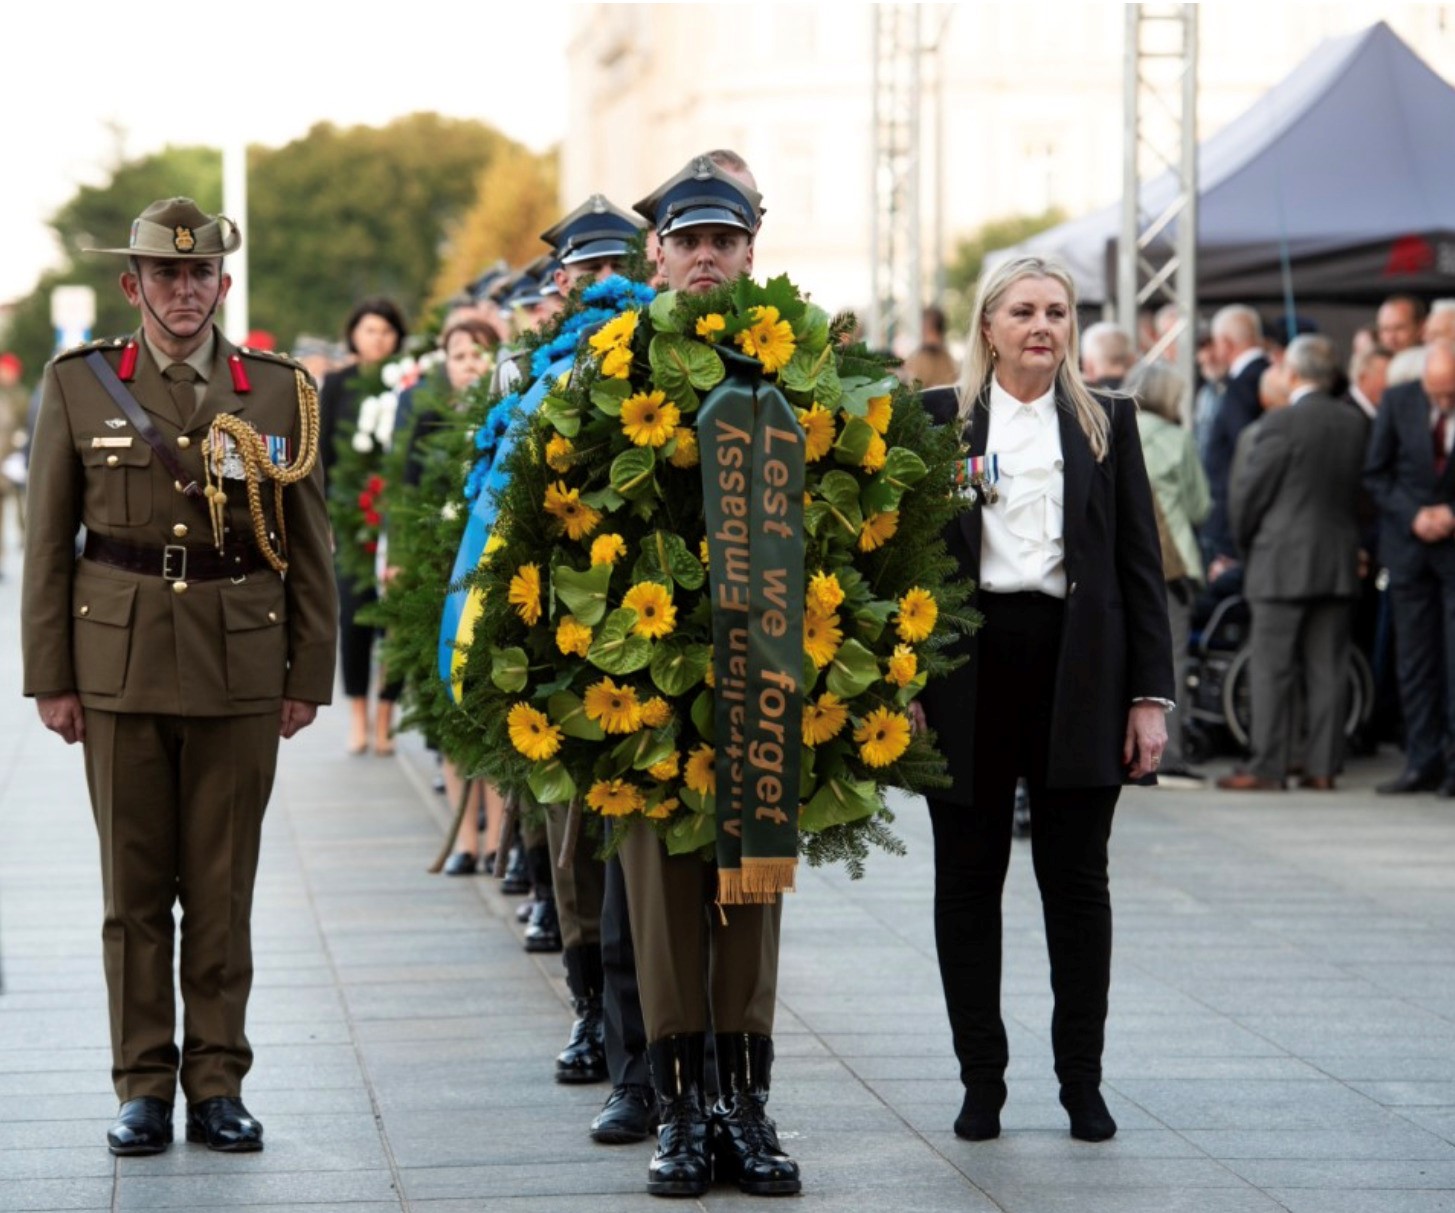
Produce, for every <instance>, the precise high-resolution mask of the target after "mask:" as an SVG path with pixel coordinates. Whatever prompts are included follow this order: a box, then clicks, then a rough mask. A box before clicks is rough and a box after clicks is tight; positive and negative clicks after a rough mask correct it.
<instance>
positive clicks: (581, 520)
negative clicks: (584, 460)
mask: <svg viewBox="0 0 1455 1213" xmlns="http://www.w3.org/2000/svg"><path fill="white" fill-rule="evenodd" d="M545 509H546V513H547V514H549V515H550V516H551V517H552V518H556V519H559V520H560V522H561V523H562V524H563V525H564V526H565V528H566V534H568V535H569V536H570V537H571V538H572V539H582V538H584V537H585V536H587V535H589V534H591V532H592V531H594V530H595V529H596V528H597V526H598V525H599V524H600V522H601V511H600V510H596V509H592V508H591V506H589V505H587V504H586V503H585V502H584V501H582V500H581V490H580V489H568V488H567V487H566V486H565V484H564V483H563V482H562V481H559V480H558V481H556V483H555V484H548V485H547V486H546V502H545Z"/></svg>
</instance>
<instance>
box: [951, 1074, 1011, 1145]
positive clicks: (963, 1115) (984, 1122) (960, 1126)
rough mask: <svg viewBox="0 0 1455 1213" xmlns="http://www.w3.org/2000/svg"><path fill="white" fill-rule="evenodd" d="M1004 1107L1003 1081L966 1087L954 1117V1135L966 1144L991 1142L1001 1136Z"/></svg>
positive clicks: (997, 1080)
mask: <svg viewBox="0 0 1455 1213" xmlns="http://www.w3.org/2000/svg"><path fill="white" fill-rule="evenodd" d="M1003 1107H1005V1082H1004V1081H1003V1080H1001V1079H985V1080H983V1081H980V1082H967V1083H966V1084H965V1099H964V1101H963V1102H962V1103H961V1104H960V1115H959V1116H957V1117H955V1136H956V1137H963V1138H964V1139H965V1140H966V1141H991V1140H992V1139H994V1138H996V1137H999V1136H1000V1110H1001V1108H1003Z"/></svg>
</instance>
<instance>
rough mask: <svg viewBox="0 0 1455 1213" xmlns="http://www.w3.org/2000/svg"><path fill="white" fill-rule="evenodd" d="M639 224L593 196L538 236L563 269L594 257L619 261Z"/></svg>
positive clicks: (600, 197)
mask: <svg viewBox="0 0 1455 1213" xmlns="http://www.w3.org/2000/svg"><path fill="white" fill-rule="evenodd" d="M641 230H642V223H641V221H640V220H639V219H637V218H636V217H635V216H634V215H630V214H628V213H627V212H626V211H624V210H622V209H621V208H619V207H615V206H613V205H612V204H611V203H610V202H608V201H607V199H606V196H605V195H604V194H592V195H591V197H589V198H588V199H586V201H585V202H583V203H582V204H581V205H580V206H578V207H577V208H576V209H575V210H574V211H572V212H571V213H570V214H569V215H567V216H566V217H565V218H564V219H562V220H561V222H560V223H558V224H556V226H555V227H553V228H551V229H550V230H548V231H544V232H542V233H541V239H542V240H544V241H545V242H546V243H547V244H549V245H550V246H551V247H552V248H553V249H555V250H556V258H557V260H559V261H560V263H561V264H562V265H575V264H576V262H578V261H593V260H595V259H596V258H597V257H622V256H625V255H626V251H627V247H628V245H630V243H631V241H632V239H633V238H634V237H635V236H636V234H637V233H638V232H640V231H641Z"/></svg>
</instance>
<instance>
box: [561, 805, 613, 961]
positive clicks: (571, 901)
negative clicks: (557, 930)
mask: <svg viewBox="0 0 1455 1213" xmlns="http://www.w3.org/2000/svg"><path fill="white" fill-rule="evenodd" d="M567 810H568V806H566V805H564V804H551V805H547V806H546V840H547V842H548V844H549V845H550V848H551V883H552V884H553V885H554V886H555V890H556V917H557V918H559V919H560V921H561V943H562V944H563V945H564V946H565V947H568V948H579V947H582V946H583V945H585V944H591V945H593V946H599V945H600V943H601V902H602V899H603V898H604V897H605V895H606V865H605V864H604V863H602V862H601V860H599V859H597V858H596V842H595V840H594V839H592V838H590V837H589V836H588V835H587V833H586V830H585V828H584V824H583V828H582V829H581V832H580V833H579V834H578V835H577V836H576V852H575V854H574V855H573V856H572V859H571V863H570V866H569V867H564V868H563V867H561V865H560V862H559V861H560V858H561V842H562V840H563V839H564V838H565V836H566V814H567Z"/></svg>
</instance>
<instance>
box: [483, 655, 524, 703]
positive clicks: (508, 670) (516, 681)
mask: <svg viewBox="0 0 1455 1213" xmlns="http://www.w3.org/2000/svg"><path fill="white" fill-rule="evenodd" d="M529 665H530V662H529V660H528V659H527V658H526V655H525V650H524V649H517V648H508V649H492V650H491V651H490V681H491V682H493V683H494V684H495V685H496V686H497V687H499V688H500V689H501V690H502V691H506V692H509V693H512V694H513V693H514V692H516V691H523V690H525V684H526V681H527V668H528V667H529Z"/></svg>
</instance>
